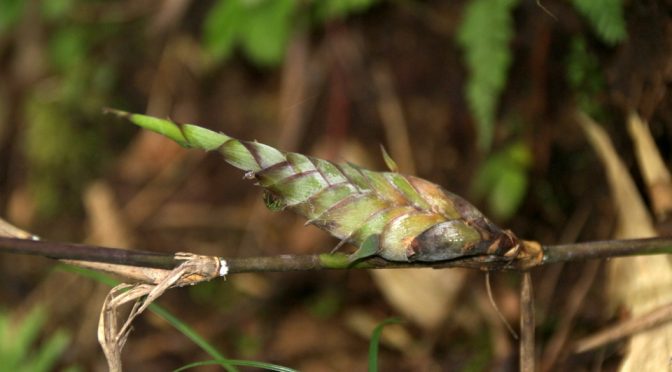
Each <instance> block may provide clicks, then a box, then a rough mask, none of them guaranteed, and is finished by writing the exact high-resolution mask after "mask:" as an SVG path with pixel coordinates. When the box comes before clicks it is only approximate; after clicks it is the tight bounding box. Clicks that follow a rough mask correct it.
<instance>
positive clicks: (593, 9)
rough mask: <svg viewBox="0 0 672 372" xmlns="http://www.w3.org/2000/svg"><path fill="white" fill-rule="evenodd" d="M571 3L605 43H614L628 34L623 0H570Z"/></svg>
mask: <svg viewBox="0 0 672 372" xmlns="http://www.w3.org/2000/svg"><path fill="white" fill-rule="evenodd" d="M572 4H574V7H575V8H576V9H577V10H578V11H579V12H580V13H581V14H582V15H583V16H584V17H586V19H587V20H588V21H589V22H590V25H591V27H592V28H593V30H594V31H595V33H596V34H597V36H599V37H600V39H601V40H602V41H604V42H605V43H607V44H609V45H615V44H617V43H619V42H621V41H623V40H625V38H626V37H627V36H628V35H627V30H626V28H625V18H624V16H623V0H572Z"/></svg>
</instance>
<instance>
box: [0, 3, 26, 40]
mask: <svg viewBox="0 0 672 372" xmlns="http://www.w3.org/2000/svg"><path fill="white" fill-rule="evenodd" d="M24 3H25V1H23V0H0V9H1V10H2V11H0V34H1V33H3V32H5V31H7V30H8V29H9V28H11V27H13V26H14V25H15V24H16V22H18V20H19V18H20V16H21V13H23V8H24Z"/></svg>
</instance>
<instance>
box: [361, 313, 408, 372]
mask: <svg viewBox="0 0 672 372" xmlns="http://www.w3.org/2000/svg"><path fill="white" fill-rule="evenodd" d="M401 322H402V321H401V319H399V318H387V319H385V320H383V321H382V322H381V323H380V324H378V325H377V326H376V328H375V329H374V330H373V334H372V335H371V342H370V343H369V372H375V371H378V349H379V346H380V337H381V336H382V335H383V328H385V326H386V325H390V324H399V323H401Z"/></svg>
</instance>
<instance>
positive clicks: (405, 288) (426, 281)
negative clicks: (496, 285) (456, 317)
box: [371, 269, 466, 330]
mask: <svg viewBox="0 0 672 372" xmlns="http://www.w3.org/2000/svg"><path fill="white" fill-rule="evenodd" d="M371 275H372V276H373V279H374V281H375V282H376V285H377V286H378V288H379V289H380V290H381V292H382V293H383V296H385V299H386V300H387V302H389V303H390V304H391V305H392V306H393V307H394V308H396V309H397V310H398V311H399V312H400V313H401V314H402V315H403V316H404V317H405V318H407V319H409V320H411V321H413V322H414V323H416V324H418V325H419V326H421V327H422V328H424V329H426V330H431V329H435V328H436V327H437V326H438V325H440V324H441V323H442V322H443V320H444V319H446V317H447V316H448V314H450V311H451V310H452V308H453V305H454V303H455V298H456V296H457V294H458V293H459V291H460V289H461V288H462V284H463V283H464V279H465V275H466V271H464V270H460V269H450V270H434V269H409V270H373V271H372V272H371Z"/></svg>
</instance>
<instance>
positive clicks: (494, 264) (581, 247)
mask: <svg viewBox="0 0 672 372" xmlns="http://www.w3.org/2000/svg"><path fill="white" fill-rule="evenodd" d="M528 245H529V247H525V248H523V249H522V250H521V254H519V255H518V256H517V257H513V258H510V257H498V256H492V255H489V256H487V255H486V256H464V257H461V258H458V259H454V260H448V261H436V262H393V261H387V260H385V259H382V258H380V257H370V258H366V259H362V260H359V261H357V262H355V263H350V262H349V261H348V258H347V255H345V254H313V255H278V256H267V257H247V258H222V259H223V260H224V261H225V262H226V264H227V266H228V272H229V273H230V274H233V273H243V272H268V271H306V270H325V269H393V268H395V269H396V268H429V267H431V268H448V267H466V268H475V269H480V270H485V271H502V270H510V271H516V270H526V269H529V268H531V267H535V266H540V265H545V264H550V263H557V262H567V261H579V260H586V259H598V258H609V257H619V256H633V255H646V254H670V253H672V238H651V239H634V240H612V241H597V242H588V243H578V244H564V245H549V246H542V247H541V248H539V246H538V245H536V248H534V247H535V243H531V242H527V243H526V246H528ZM0 253H13V254H30V255H38V256H43V257H48V258H53V259H67V260H79V261H91V262H105V263H112V264H120V265H128V266H141V267H151V268H162V269H173V268H175V267H176V266H177V265H178V264H179V263H181V261H180V260H176V259H175V258H174V256H173V255H172V254H166V253H157V252H148V251H137V250H124V249H117V248H108V247H99V246H93V245H85V244H72V243H56V242H48V241H41V240H28V239H16V238H4V237H0Z"/></svg>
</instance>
